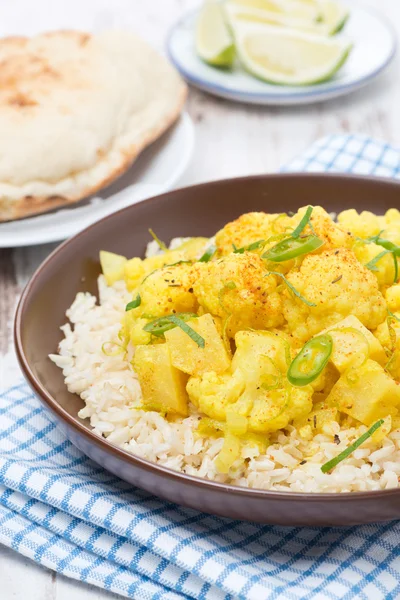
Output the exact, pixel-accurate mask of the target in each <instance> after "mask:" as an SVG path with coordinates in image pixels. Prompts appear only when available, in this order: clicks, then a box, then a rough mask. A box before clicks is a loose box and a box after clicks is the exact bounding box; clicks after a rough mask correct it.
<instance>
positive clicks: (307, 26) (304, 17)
mask: <svg viewBox="0 0 400 600" xmlns="http://www.w3.org/2000/svg"><path fill="white" fill-rule="evenodd" d="M225 10H226V12H227V14H228V16H229V18H230V19H239V20H244V21H254V22H258V23H269V24H270V25H281V26H282V27H293V28H295V29H304V30H305V31H309V32H310V33H317V34H321V35H333V34H335V33H337V32H338V31H340V30H341V29H342V28H343V26H344V24H345V23H346V21H347V19H348V16H349V11H348V9H347V8H346V7H345V6H343V5H342V4H340V3H339V2H336V1H335V0H295V1H292V0H284V1H283V2H282V1H281V2H279V0H274V1H273V2H272V1H270V0H268V1H267V0H226V3H225Z"/></svg>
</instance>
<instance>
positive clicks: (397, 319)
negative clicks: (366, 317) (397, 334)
mask: <svg viewBox="0 0 400 600" xmlns="http://www.w3.org/2000/svg"><path fill="white" fill-rule="evenodd" d="M388 315H389V317H392V319H396V321H399V323H400V317H396V315H395V314H394V313H392V312H391V311H390V310H388Z"/></svg>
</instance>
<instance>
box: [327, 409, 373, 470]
mask: <svg viewBox="0 0 400 600" xmlns="http://www.w3.org/2000/svg"><path fill="white" fill-rule="evenodd" d="M383 423H384V420H383V419H379V421H377V422H376V423H374V425H372V427H370V428H369V429H368V431H366V432H365V433H363V434H362V435H361V436H360V437H359V438H358V440H356V441H355V442H353V444H351V445H350V446H349V447H348V448H346V450H343V452H341V453H340V454H338V455H337V456H335V458H332V459H331V460H328V462H326V463H325V464H324V465H322V467H321V471H322V472H323V473H328V472H329V471H331V470H332V469H333V468H334V467H336V466H337V465H338V464H339V463H341V462H342V461H343V460H345V458H347V457H348V456H350V454H352V453H353V452H354V450H357V448H358V447H359V446H361V444H363V443H364V442H365V441H366V440H367V439H368V438H370V437H371V435H373V434H374V433H375V431H376V430H377V429H379V427H382V425H383Z"/></svg>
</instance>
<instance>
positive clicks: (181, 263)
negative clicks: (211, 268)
mask: <svg viewBox="0 0 400 600" xmlns="http://www.w3.org/2000/svg"><path fill="white" fill-rule="evenodd" d="M192 262H193V261H192V260H178V261H177V262H174V263H170V264H169V265H164V267H176V265H191V264H192ZM164 267H161V268H162V269H164Z"/></svg>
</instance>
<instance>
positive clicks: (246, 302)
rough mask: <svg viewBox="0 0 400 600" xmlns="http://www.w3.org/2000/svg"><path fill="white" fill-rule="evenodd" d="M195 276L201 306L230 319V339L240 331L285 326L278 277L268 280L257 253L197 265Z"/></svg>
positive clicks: (247, 253)
mask: <svg viewBox="0 0 400 600" xmlns="http://www.w3.org/2000/svg"><path fill="white" fill-rule="evenodd" d="M192 274H193V280H194V284H193V288H194V293H195V296H196V298H197V300H198V301H199V304H200V305H201V306H202V307H203V308H204V309H205V310H206V311H207V312H210V313H211V314H213V315H216V316H218V317H221V318H222V319H223V320H224V321H225V320H226V319H228V321H227V322H226V324H227V327H226V330H227V333H228V335H229V336H231V337H232V336H233V335H234V334H235V333H236V332H237V331H239V330H240V329H248V328H253V329H267V328H269V327H277V326H278V325H281V324H282V323H283V317H282V302H281V298H280V296H279V294H278V292H277V291H276V288H277V280H276V277H275V276H269V277H265V275H266V274H267V272H266V270H265V267H264V264H263V261H262V260H261V258H260V257H259V256H258V255H257V254H254V253H251V252H245V253H244V254H230V255H229V256H227V257H224V258H221V259H219V260H217V261H213V262H208V263H197V264H196V265H194V266H193V271H192Z"/></svg>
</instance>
